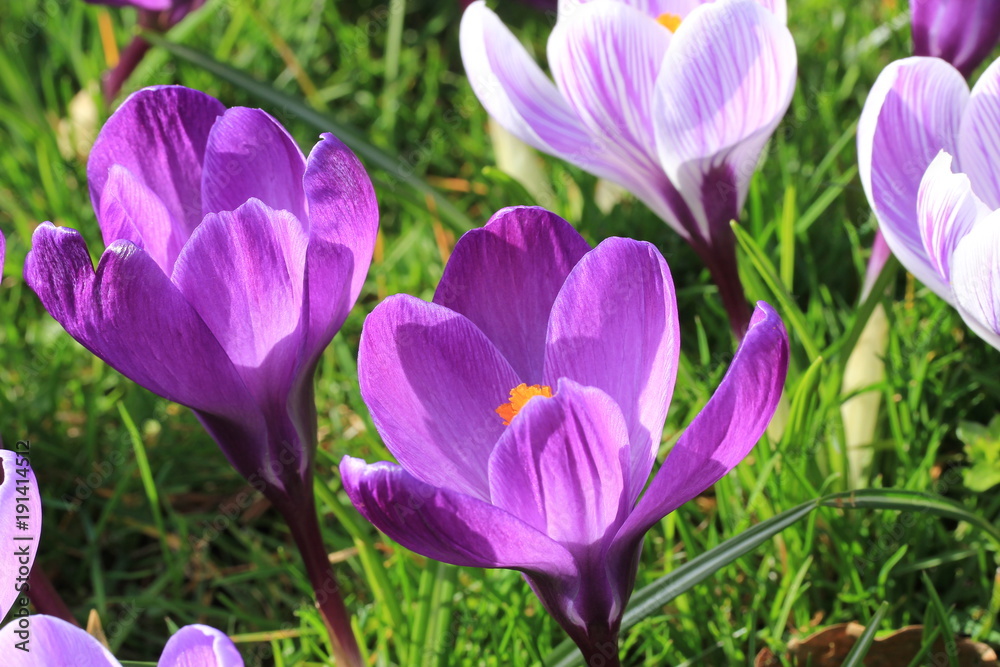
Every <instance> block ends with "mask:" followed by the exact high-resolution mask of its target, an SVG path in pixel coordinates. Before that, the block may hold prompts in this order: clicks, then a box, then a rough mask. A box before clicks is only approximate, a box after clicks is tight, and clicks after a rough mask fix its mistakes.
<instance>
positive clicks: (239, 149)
mask: <svg viewBox="0 0 1000 667" xmlns="http://www.w3.org/2000/svg"><path fill="white" fill-rule="evenodd" d="M305 170H306V160H305V157H304V156H303V155H302V151H301V150H299V147H298V144H296V143H295V140H294V139H292V137H291V136H290V135H289V134H288V131H287V130H285V128H284V127H282V126H281V123H279V122H278V121H276V120H275V119H274V118H273V117H272V116H271V115H270V114H268V113H266V112H264V111H261V110H260V109H247V108H245V107H234V108H232V109H227V110H226V112H225V113H224V114H222V116H220V117H219V118H218V119H217V120H216V122H215V126H214V127H213V128H212V132H211V134H209V136H208V145H207V146H206V147H205V163H204V169H203V171H202V175H201V201H202V212H203V213H217V212H220V211H235V210H236V209H238V208H239V207H240V206H242V205H243V204H245V203H246V201H247V200H248V199H250V198H251V197H253V198H256V199H259V200H261V201H262V202H264V203H265V204H267V205H268V206H270V207H271V208H273V209H275V210H284V211H289V212H290V213H292V214H293V215H294V216H295V217H296V218H298V219H299V220H302V221H303V222H305V220H306V199H305V192H304V191H303V189H302V175H303V174H304V173H305Z"/></svg>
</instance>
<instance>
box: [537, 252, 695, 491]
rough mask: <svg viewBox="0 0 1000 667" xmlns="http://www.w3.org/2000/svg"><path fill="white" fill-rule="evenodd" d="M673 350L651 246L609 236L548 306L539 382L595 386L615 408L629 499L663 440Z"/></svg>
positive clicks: (669, 315) (663, 275)
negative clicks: (622, 426)
mask: <svg viewBox="0 0 1000 667" xmlns="http://www.w3.org/2000/svg"><path fill="white" fill-rule="evenodd" d="M679 354H680V333H679V330H678V318H677V302H676V298H675V296H674V287H673V281H672V280H671V278H670V270H669V268H668V267H667V263H666V262H665V261H663V257H662V256H661V255H660V253H659V252H658V251H657V250H656V248H655V247H654V246H652V245H650V244H649V243H645V242H641V241H633V240H631V239H621V238H612V239H608V240H606V241H604V242H603V243H601V244H600V245H599V246H597V248H595V249H594V250H593V251H591V252H590V253H588V254H587V256H586V257H584V258H583V259H582V260H580V263H579V264H577V266H576V268H575V269H573V272H572V273H571V274H570V276H569V278H568V279H567V280H566V284H565V286H564V287H563V289H562V291H561V292H560V293H559V296H558V297H557V298H556V301H555V304H554V305H553V307H552V317H551V319H550V321H549V330H548V344H547V347H546V351H545V378H546V384H548V385H550V386H554V385H555V383H556V381H557V380H558V379H559V378H561V377H568V378H572V379H573V380H574V381H576V382H579V383H581V384H584V385H588V386H591V387H597V388H599V389H601V390H603V391H604V392H606V393H607V394H608V395H609V396H611V398H613V399H614V400H615V402H616V403H617V404H618V405H619V406H620V407H621V410H622V412H623V413H624V415H625V422H626V424H628V430H629V440H630V442H631V459H630V475H629V477H630V483H631V488H630V491H629V497H630V499H631V500H633V501H634V500H635V499H636V498H637V497H638V496H639V493H640V492H641V491H642V487H643V486H644V485H645V483H646V479H647V478H648V477H649V471H650V469H651V468H652V465H653V459H654V458H655V456H656V452H657V449H658V448H659V446H660V441H661V439H662V437H663V422H664V420H665V419H666V416H667V407H668V406H669V405H670V397H671V395H672V393H673V389H674V380H675V378H676V375H677V359H678V355H679Z"/></svg>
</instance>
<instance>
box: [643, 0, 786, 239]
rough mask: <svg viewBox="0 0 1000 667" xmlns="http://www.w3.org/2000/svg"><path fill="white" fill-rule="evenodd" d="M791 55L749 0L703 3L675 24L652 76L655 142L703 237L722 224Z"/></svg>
mask: <svg viewBox="0 0 1000 667" xmlns="http://www.w3.org/2000/svg"><path fill="white" fill-rule="evenodd" d="M796 62H797V55H796V52H795V42H794V41H793V40H792V36H791V33H789V32H788V28H787V27H785V25H784V23H782V21H780V20H779V19H778V18H776V17H775V16H774V15H773V14H772V13H771V12H769V11H768V10H766V9H764V8H763V7H761V6H760V5H759V4H757V3H756V2H753V1H752V0H719V1H718V2H715V3H712V4H708V5H704V6H702V7H700V8H698V9H696V10H695V11H693V12H692V13H691V15H690V16H689V17H688V18H687V19H686V20H685V21H684V22H683V23H682V24H681V26H680V28H678V30H677V34H676V35H675V36H674V41H673V44H672V45H671V47H670V50H669V51H667V55H666V58H665V59H664V61H663V68H662V70H661V72H660V76H659V78H658V79H657V81H656V92H655V96H654V100H653V110H654V111H653V117H654V118H655V119H656V121H655V124H654V127H655V133H656V146H657V150H658V152H659V157H660V162H661V164H662V165H663V169H664V170H665V171H666V173H667V176H669V177H670V180H671V181H672V182H673V183H674V185H675V186H676V187H677V189H678V190H679V191H680V193H681V194H682V195H683V197H684V199H685V200H686V201H687V203H688V206H689V207H690V208H691V210H692V212H693V214H694V217H695V219H696V220H697V223H698V227H699V230H698V232H699V235H700V236H701V237H702V238H703V239H705V240H706V241H710V240H711V239H712V238H713V237H716V236H718V235H720V234H722V235H728V234H730V233H731V231H730V229H729V222H730V221H731V220H733V219H735V218H736V217H738V215H739V213H740V210H741V209H742V207H743V202H744V200H745V199H746V195H747V190H748V188H749V186H750V179H751V177H752V176H753V173H754V171H755V170H756V166H757V160H758V158H759V156H760V152H761V150H762V149H763V147H764V144H765V143H767V140H768V138H769V137H770V136H771V133H772V132H773V131H774V129H775V128H776V127H777V125H778V123H779V122H780V121H781V117H782V116H783V115H784V114H785V111H786V110H787V109H788V105H789V104H790V103H791V100H792V94H793V92H794V90H795V76H796Z"/></svg>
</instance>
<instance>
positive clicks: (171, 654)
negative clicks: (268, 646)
mask: <svg viewBox="0 0 1000 667" xmlns="http://www.w3.org/2000/svg"><path fill="white" fill-rule="evenodd" d="M156 664H157V667H243V658H242V657H240V652H239V651H238V650H236V645H235V644H233V641H232V640H231V639H230V638H229V637H227V636H226V634H225V633H223V632H220V631H218V630H216V629H215V628H210V627H208V626H207V625H185V626H184V627H183V628H181V629H180V630H178V631H177V632H175V633H174V635H173V636H172V637H171V638H170V641H168V642H167V645H166V646H164V647H163V653H162V654H161V655H160V661H159V662H157V663H156Z"/></svg>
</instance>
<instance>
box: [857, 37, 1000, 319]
mask: <svg viewBox="0 0 1000 667" xmlns="http://www.w3.org/2000/svg"><path fill="white" fill-rule="evenodd" d="M998 105H1000V61H997V62H994V63H993V64H992V65H990V67H989V68H987V70H986V71H985V72H984V73H983V75H982V77H980V79H979V81H978V82H977V83H976V85H975V88H973V89H972V91H971V93H970V91H969V86H968V84H967V83H966V81H965V79H964V78H963V77H962V75H961V73H960V72H959V71H958V70H956V69H955V68H954V67H952V66H951V65H950V64H948V63H946V62H945V61H943V60H941V59H939V58H926V57H918V56H917V57H913V58H906V59H904V60H899V61H896V62H894V63H892V64H890V65H889V66H888V67H886V69H885V70H883V72H882V73H881V74H880V75H879V77H878V79H877V80H876V82H875V85H874V86H873V87H872V91H871V93H870V94H869V95H868V99H867V100H866V101H865V107H864V110H863V111H862V114H861V120H860V121H859V123H858V162H859V171H860V175H861V183H862V185H863V186H864V189H865V193H866V194H867V195H868V201H869V203H870V204H871V206H872V209H873V210H874V212H875V216H876V218H877V219H878V223H879V229H880V230H881V232H882V234H883V235H884V237H885V241H886V243H887V244H888V245H889V248H890V249H891V250H892V253H893V254H894V255H895V256H896V257H897V258H898V259H899V261H900V262H901V263H902V264H903V266H905V267H906V268H907V269H908V270H909V271H910V272H911V273H913V274H914V275H915V276H916V277H917V278H919V279H920V280H921V281H922V282H923V283H924V284H925V285H927V287H929V288H930V289H931V290H933V291H934V292H935V293H936V294H938V295H939V296H941V297H942V298H944V299H945V300H947V301H948V302H949V303H951V304H953V305H954V303H955V297H954V293H953V291H952V289H951V285H950V284H949V280H948V278H947V276H946V275H945V274H943V273H942V272H941V271H940V270H939V269H940V266H939V263H937V260H935V259H934V258H933V257H932V255H931V254H929V253H928V251H927V246H926V245H925V242H924V238H923V237H922V235H921V223H920V221H919V216H918V211H917V201H918V191H919V189H920V183H921V181H922V180H923V178H924V174H925V173H926V172H927V169H928V167H929V166H930V164H931V162H932V161H933V160H934V159H935V158H936V157H937V156H938V153H939V152H940V151H945V152H946V153H948V154H949V155H950V156H952V157H953V159H954V164H953V165H952V167H953V170H954V171H956V172H960V173H964V174H966V175H967V177H968V180H969V181H970V183H971V188H972V190H973V192H974V193H975V195H976V196H977V197H978V198H979V199H980V200H981V201H982V202H983V203H984V205H985V206H986V208H988V209H989V210H994V209H997V208H1000V179H997V178H996V170H995V165H996V161H997V160H998V159H1000V118H998V116H997V113H996V110H997V108H998ZM937 173H938V174H939V175H941V174H944V173H945V170H944V169H943V168H940V165H939V169H938V170H937Z"/></svg>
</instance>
